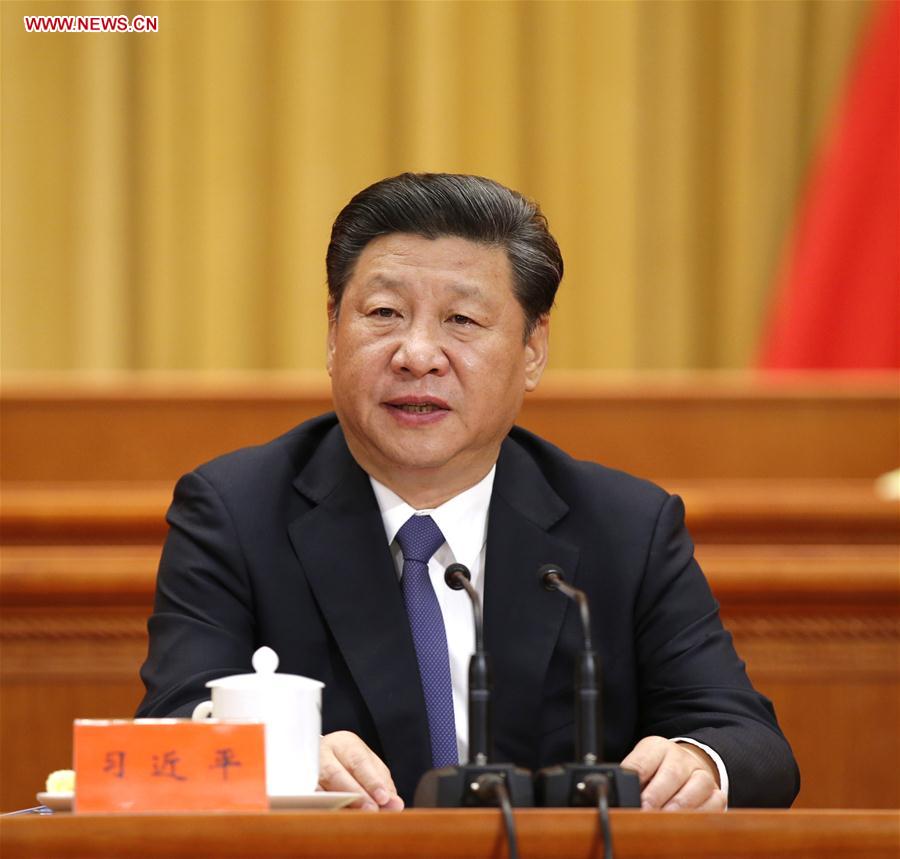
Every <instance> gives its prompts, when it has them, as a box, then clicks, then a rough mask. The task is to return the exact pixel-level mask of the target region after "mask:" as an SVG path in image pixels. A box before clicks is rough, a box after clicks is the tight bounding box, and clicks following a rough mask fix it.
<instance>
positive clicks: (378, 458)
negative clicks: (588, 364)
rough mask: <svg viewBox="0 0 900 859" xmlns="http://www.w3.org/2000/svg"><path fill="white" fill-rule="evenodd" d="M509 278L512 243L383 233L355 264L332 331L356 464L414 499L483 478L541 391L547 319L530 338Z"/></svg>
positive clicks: (336, 387) (340, 399) (341, 410)
mask: <svg viewBox="0 0 900 859" xmlns="http://www.w3.org/2000/svg"><path fill="white" fill-rule="evenodd" d="M512 284H513V280H512V270H511V268H510V264H509V260H508V258H507V255H506V251H505V250H504V249H502V248H498V247H494V246H489V245H482V244H477V243H475V242H471V241H468V240H467V239H461V238H455V237H445V238H439V239H425V238H422V237H420V236H415V235H410V234H407V233H395V234H391V235H387V236H381V237H379V238H377V239H374V240H373V241H372V242H370V243H369V244H368V245H366V247H365V248H364V250H363V252H362V253H361V254H360V256H359V258H358V259H357V261H356V266H355V269H354V272H353V275H352V277H351V278H350V280H349V281H348V283H347V286H346V288H345V290H344V295H343V297H342V300H341V305H340V310H339V313H338V314H337V317H336V318H334V314H332V321H331V322H330V324H329V330H328V360H327V366H328V372H329V375H330V376H331V382H332V391H333V395H334V403H335V409H336V411H337V414H338V417H339V418H340V421H341V425H342V427H343V430H344V434H345V436H346V438H347V443H348V445H349V447H350V450H351V452H352V453H353V455H354V457H355V458H356V460H357V461H358V462H359V463H360V465H361V466H362V467H363V468H364V469H365V470H366V471H367V472H369V474H371V475H372V476H373V477H375V478H376V479H377V480H380V481H381V482H382V483H385V484H386V485H388V486H390V487H391V488H392V489H394V491H395V492H397V493H398V494H399V495H400V496H401V497H404V498H405V499H406V500H407V501H409V502H410V503H413V500H412V499H411V498H410V495H411V494H413V495H414V494H416V493H417V492H418V491H419V489H420V488H421V487H423V486H429V485H430V486H432V487H434V486H440V487H441V490H440V492H442V493H443V492H444V490H446V492H445V493H444V494H446V497H447V498H449V497H452V496H453V495H455V494H457V493H458V492H460V491H462V490H463V489H466V488H468V487H469V486H472V485H474V484H475V483H476V482H477V481H478V480H480V479H481V478H482V477H484V475H485V474H487V472H488V471H489V470H490V468H491V466H492V465H493V463H494V462H495V461H496V458H497V454H498V452H499V448H500V443H501V441H502V440H503V438H504V437H505V435H506V434H507V432H508V431H509V428H510V426H511V425H512V424H513V422H514V420H515V418H516V415H517V414H518V412H519V408H520V406H521V404H522V397H523V395H524V392H525V391H530V390H533V389H534V388H535V387H536V386H537V383H538V380H539V379H540V377H541V373H542V372H543V369H544V365H545V363H546V360H547V320H546V319H542V320H541V321H540V322H539V324H538V325H536V326H535V329H534V331H533V333H532V334H531V335H530V336H529V337H528V339H527V340H525V341H523V332H524V330H525V315H524V312H523V311H522V308H521V306H520V305H519V302H518V301H517V300H516V297H515V295H514V294H513V286H512ZM404 490H406V491H407V494H406V495H404ZM420 500H421V499H420ZM440 500H446V499H444V498H440V499H438V498H432V504H434V503H440ZM432 504H429V505H428V506H432ZM419 506H422V505H419Z"/></svg>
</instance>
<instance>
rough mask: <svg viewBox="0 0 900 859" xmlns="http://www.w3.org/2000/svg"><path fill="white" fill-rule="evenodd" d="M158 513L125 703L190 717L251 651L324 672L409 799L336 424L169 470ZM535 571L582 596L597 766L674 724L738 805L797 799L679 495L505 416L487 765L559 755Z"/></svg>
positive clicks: (377, 535)
mask: <svg viewBox="0 0 900 859" xmlns="http://www.w3.org/2000/svg"><path fill="white" fill-rule="evenodd" d="M168 522H169V525H170V531H169V536H168V538H167V540H166V544H165V548H164V550H163V554H162V559H161V562H160V570H159V578H158V584H157V594H156V601H155V607H154V612H153V616H152V617H151V618H150V621H149V631H150V649H149V655H148V658H147V661H146V663H145V664H144V666H143V668H142V671H141V675H142V677H143V679H144V682H145V684H146V687H147V694H146V697H145V698H144V700H143V702H142V703H141V706H140V709H139V711H138V715H141V716H163V715H186V714H189V713H190V711H191V709H192V708H193V706H194V705H195V704H196V703H197V702H198V701H200V700H203V699H205V698H206V697H208V695H207V690H206V689H205V688H204V684H205V683H206V681H208V680H211V679H213V678H215V677H221V676H224V675H228V674H237V673H244V672H247V671H250V670H251V668H250V656H251V654H252V653H253V651H254V650H255V649H256V648H257V647H259V646H261V645H263V644H266V645H269V646H270V647H272V648H274V649H275V650H276V651H277V653H278V655H279V656H280V658H281V664H280V668H279V670H280V671H284V672H288V673H295V674H303V675H306V676H308V677H314V678H317V679H319V680H322V681H323V682H324V683H325V690H324V693H323V711H322V718H323V733H328V732H330V731H335V730H348V731H353V732H354V733H356V734H358V735H359V736H360V737H362V738H363V740H365V742H366V743H368V745H369V746H370V747H371V748H372V749H373V750H374V751H375V752H376V753H377V754H378V755H379V756H380V757H381V758H382V759H383V760H384V761H385V762H386V763H387V765H388V767H389V768H390V770H391V773H392V775H393V777H394V781H395V783H396V785H397V788H398V791H399V793H400V795H401V796H402V797H403V798H404V799H405V800H406V801H407V802H409V801H410V800H411V799H412V795H413V792H414V790H415V786H416V784H417V782H418V779H419V777H420V776H421V775H422V773H423V772H425V770H427V769H428V768H429V762H430V751H429V749H430V746H429V738H428V722H427V718H426V714H425V704H424V699H423V696H422V690H421V684H420V681H419V675H418V667H417V663H416V657H415V652H414V648H413V642H412V637H411V634H410V631H409V625H408V622H407V617H406V612H405V608H404V604H403V598H402V594H401V591H400V587H399V584H398V581H397V573H396V569H395V567H394V563H393V559H392V557H391V554H390V551H389V548H388V545H387V542H386V538H385V534H384V526H383V524H382V520H381V515H380V513H379V509H378V505H377V503H376V501H375V497H374V494H373V492H372V489H371V485H370V483H369V479H368V477H367V475H366V474H365V472H364V471H363V470H362V469H361V468H360V466H359V465H358V464H357V463H356V462H355V460H354V459H353V458H352V456H351V455H350V452H349V450H348V448H347V445H346V442H345V441H344V436H343V433H342V432H341V429H340V426H339V425H338V423H337V419H336V418H335V416H334V415H325V416H323V417H320V418H316V419H314V420H312V421H308V422H306V423H304V424H301V425H300V426H298V427H296V428H295V429H293V430H292V431H290V432H289V433H287V434H286V435H284V436H281V437H280V438H278V439H275V440H274V441H272V442H270V443H269V444H266V445H263V446H260V447H253V448H247V449H245V450H240V451H237V452H235V453H232V454H228V455H226V456H223V457H220V458H219V459H216V460H214V461H213V462H210V463H208V464H206V465H204V466H202V467H200V468H198V469H197V470H196V471H194V472H192V473H190V474H188V475H186V476H184V477H183V478H182V479H181V480H180V481H179V483H178V485H177V486H176V489H175V497H174V501H173V503H172V506H171V508H170V510H169V513H168ZM545 563H555V564H559V565H560V566H561V567H562V568H563V570H565V572H566V574H567V578H568V579H569V580H570V581H571V582H572V583H573V584H575V585H576V586H577V587H580V588H583V589H584V590H585V591H587V593H588V595H589V597H590V603H591V608H592V613H593V614H592V622H593V626H594V630H593V632H594V636H595V639H594V640H595V646H596V647H597V649H598V651H599V653H600V657H601V659H602V665H603V699H604V703H605V708H604V712H605V720H604V741H605V754H606V759H607V760H614V761H617V760H621V758H622V757H624V756H625V755H626V754H627V753H628V752H629V751H630V750H631V748H632V747H633V746H634V744H635V743H636V742H637V741H638V740H639V739H641V738H642V737H645V736H648V735H654V734H658V735H661V736H664V737H676V736H689V737H693V738H695V739H697V740H699V741H700V742H703V743H705V744H707V745H708V746H710V747H711V748H713V749H715V750H716V751H717V752H718V753H719V754H720V755H721V757H722V758H723V760H724V762H725V765H726V767H727V769H728V773H729V778H730V782H731V789H730V797H729V802H730V804H731V805H732V806H779V805H785V806H786V805H789V804H790V803H791V801H792V800H793V798H794V797H795V795H796V793H797V790H798V788H799V775H798V771H797V767H796V764H795V762H794V759H793V756H792V754H791V750H790V747H789V746H788V743H787V742H786V740H785V739H784V737H783V735H782V734H781V732H780V731H779V729H778V726H777V723H776V721H775V716H774V713H773V710H772V706H771V704H770V703H769V702H768V701H767V700H766V699H765V698H764V697H762V696H761V695H759V694H758V693H757V692H756V691H755V690H754V689H753V687H752V686H751V684H750V682H749V680H748V679H747V676H746V674H745V671H744V665H743V663H742V662H741V661H740V659H739V658H738V656H737V654H736V653H735V651H734V649H733V647H732V644H731V636H730V635H729V633H728V632H726V631H725V630H724V629H723V627H722V625H721V623H720V621H719V616H718V606H717V604H716V602H715V600H714V598H713V596H712V594H711V592H710V590H709V587H708V586H707V583H706V580H705V578H704V577H703V574H702V573H701V571H700V569H699V567H698V566H697V564H696V562H695V561H694V558H693V545H692V543H691V540H690V538H689V536H688V534H687V532H686V531H685V529H684V525H683V506H682V503H681V500H680V499H679V498H678V497H677V496H670V495H668V494H666V493H665V492H663V491H662V490H661V489H659V488H658V487H656V486H654V485H652V484H650V483H647V482H645V481H641V480H638V479H636V478H633V477H630V476H628V475H626V474H623V473H621V472H617V471H613V470H610V469H607V468H603V467H601V466H599V465H596V464H593V463H585V462H578V461H576V460H573V459H572V458H571V457H569V456H567V455H566V454H565V453H563V452H562V451H560V450H559V449H558V448H555V447H554V446H552V445H550V444H548V443H547V442H545V441H543V440H541V439H539V438H538V437H536V436H534V435H532V434H530V433H528V432H526V431H524V430H522V429H518V428H514V429H513V430H512V431H511V433H510V434H509V436H508V438H506V439H505V440H504V442H503V445H502V448H501V451H500V457H499V460H498V462H497V473H496V477H495V481H494V489H493V494H492V496H491V503H490V510H489V517H488V538H487V556H486V567H485V591H484V616H485V643H486V648H487V650H488V652H489V654H490V658H491V660H492V666H493V677H494V697H493V702H494V711H493V714H494V738H495V745H496V757H495V759H496V760H503V761H513V762H515V763H517V764H519V765H521V766H525V767H527V768H529V769H532V770H536V769H538V768H540V767H542V766H547V765H549V764H553V763H560V762H563V761H568V760H571V759H572V758H573V746H574V728H573V712H572V699H573V688H572V687H573V667H574V664H575V658H576V655H577V653H578V652H579V649H580V647H581V631H580V626H579V623H578V618H577V616H576V612H575V611H574V606H572V605H570V603H569V602H568V601H567V600H566V599H565V598H564V597H563V596H562V595H561V594H558V593H549V592H547V591H546V590H544V589H543V588H542V587H541V586H540V584H539V582H538V578H537V575H536V571H537V569H538V567H540V566H541V565H542V564H545Z"/></svg>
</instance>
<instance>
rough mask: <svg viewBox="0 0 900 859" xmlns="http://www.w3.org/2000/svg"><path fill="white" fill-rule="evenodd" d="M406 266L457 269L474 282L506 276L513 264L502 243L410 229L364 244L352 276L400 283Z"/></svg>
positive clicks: (441, 270)
mask: <svg viewBox="0 0 900 859" xmlns="http://www.w3.org/2000/svg"><path fill="white" fill-rule="evenodd" d="M407 270H415V271H417V272H418V271H422V270H425V271H433V272H434V273H436V274H440V273H442V272H447V273H458V274H460V275H462V276H463V278H464V280H465V281H469V282H471V283H473V284H477V283H479V282H481V281H482V280H483V279H484V277H486V276H487V277H491V278H496V277H501V278H503V279H507V278H509V277H511V275H512V267H511V265H510V262H509V257H508V255H507V253H506V249H505V248H504V247H502V246H501V245H496V244H488V243H485V242H475V241H472V240H471V239H466V238H461V237H459V236H440V237H438V238H426V237H424V236H418V235H415V234H410V233H390V234H388V235H385V236H379V237H378V238H376V239H373V240H372V241H371V242H369V243H368V244H367V245H366V246H365V248H363V250H362V252H361V253H360V255H359V257H358V259H357V260H356V265H355V266H354V271H353V275H351V279H352V278H353V277H357V276H361V277H362V278H364V279H365V280H366V281H369V282H372V281H373V280H374V279H375V278H376V277H378V278H381V279H382V280H383V281H384V282H393V283H395V284H402V283H403V282H404V280H405V277H404V275H405V272H406V271H407Z"/></svg>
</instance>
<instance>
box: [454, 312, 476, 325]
mask: <svg viewBox="0 0 900 859" xmlns="http://www.w3.org/2000/svg"><path fill="white" fill-rule="evenodd" d="M450 321H451V322H452V323H453V324H454V325H474V324H475V323H474V321H473V320H471V319H469V317H468V316H463V315H462V313H454V314H453V316H451V317H450Z"/></svg>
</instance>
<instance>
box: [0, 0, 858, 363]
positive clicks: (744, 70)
mask: <svg viewBox="0 0 900 859" xmlns="http://www.w3.org/2000/svg"><path fill="white" fill-rule="evenodd" d="M870 8H871V7H870V5H869V4H868V3H861V2H841V0H835V2H806V0H799V2H795V0H782V2H752V0H747V1H746V2H649V1H648V2H424V0H419V2H295V3H289V2H279V3H274V2H273V3H265V2H229V3H218V2H177V3H175V2H141V3H128V2H126V3H119V2H116V3H105V2H94V3H88V2H65V3H60V2H5V3H4V4H2V122H3V136H2V212H0V214H2V252H3V262H2V289H3V292H2V362H3V367H4V368H5V369H7V370H12V369H15V370H20V369H22V370H30V369H69V368H73V369H130V368H135V369H144V368H151V369H157V368H158V369H169V368H196V369H219V368H317V367H320V366H321V365H322V360H323V339H324V329H325V311H324V304H325V302H324V295H325V285H324V281H325V274H324V262H323V260H324V251H325V246H326V242H327V237H328V230H329V227H330V223H331V220H332V219H333V217H334V216H335V214H336V213H337V211H338V210H339V209H340V207H341V206H342V205H343V204H344V203H345V202H346V201H347V200H348V199H349V197H350V196H351V195H352V194H353V193H354V192H355V191H357V190H359V189H360V188H362V187H363V186H364V185H366V184H368V183H370V182H372V181H375V180H376V179H379V178H381V177H383V176H386V175H391V174H395V173H398V172H401V171H403V170H431V171H462V172H474V173H481V174H485V175H488V176H491V177H494V178H496V179H498V180H500V181H502V182H504V183H507V184H509V185H511V186H512V187H514V188H517V189H520V190H522V191H523V192H525V193H526V194H528V195H530V196H533V197H535V198H536V199H538V200H539V201H540V202H541V204H542V206H543V207H544V210H545V212H546V213H547V215H548V217H549V220H550V224H551V228H552V229H553V231H554V233H555V234H556V236H557V238H558V239H559V241H560V244H561V245H562V248H563V253H564V256H565V259H566V264H567V273H566V278H565V280H564V283H563V287H562V289H561V291H560V297H559V302H558V307H557V310H556V311H555V318H554V323H553V360H552V365H553V366H556V367H559V368H700V367H740V366H745V365H746V364H747V363H748V361H749V360H750V359H751V357H752V354H753V349H754V346H755V344H756V342H757V339H758V336H759V331H760V326H761V324H762V319H763V315H764V310H765V306H766V303H767V292H768V287H769V284H770V282H771V280H772V276H773V272H774V269H775V266H776V265H777V262H778V258H779V254H780V252H781V247H782V244H783V241H784V236H785V233H786V230H787V229H788V227H789V224H790V220H791V215H792V211H793V207H794V205H795V201H796V198H797V195H798V193H799V191H800V189H801V188H802V180H803V178H804V176H805V174H806V172H807V169H808V165H809V162H810V156H811V153H812V152H813V151H814V148H815V143H816V141H817V138H818V135H819V133H820V131H821V130H822V128H823V126H824V123H825V122H826V121H827V119H828V116H829V114H830V112H831V109H832V105H833V102H834V99H835V97H836V95H837V94H838V93H839V91H840V85H841V83H842V81H843V78H844V75H845V72H846V68H847V64H848V60H849V58H850V57H851V56H852V53H853V48H854V46H855V44H856V42H857V39H858V34H859V32H860V28H861V26H862V25H863V24H864V22H865V20H866V19H867V18H868V14H869V11H870ZM123 13H124V14H128V15H137V14H141V15H157V16H158V19H159V31H158V32H157V33H155V34H154V33H151V34H138V33H130V34H100V33H83V34H58V33H56V34H41V35H39V34H33V33H26V32H25V27H24V24H23V16H24V15H34V14H37V15H53V14H60V15H119V14H123Z"/></svg>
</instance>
